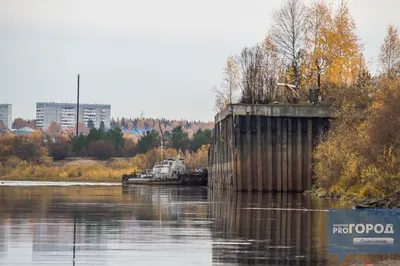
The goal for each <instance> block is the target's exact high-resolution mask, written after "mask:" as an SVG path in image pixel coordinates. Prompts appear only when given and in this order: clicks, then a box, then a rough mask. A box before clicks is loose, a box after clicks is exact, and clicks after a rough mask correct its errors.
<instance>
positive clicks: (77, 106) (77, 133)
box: [76, 74, 79, 138]
mask: <svg viewBox="0 0 400 266" xmlns="http://www.w3.org/2000/svg"><path fill="white" fill-rule="evenodd" d="M77 98H78V99H77V100H76V137H77V138H78V137H79V129H78V124H79V74H78V96H77Z"/></svg>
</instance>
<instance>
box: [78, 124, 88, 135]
mask: <svg viewBox="0 0 400 266" xmlns="http://www.w3.org/2000/svg"><path fill="white" fill-rule="evenodd" d="M78 131H79V134H83V135H87V134H89V131H90V129H89V128H88V127H87V126H86V124H85V123H83V122H79V123H78Z"/></svg>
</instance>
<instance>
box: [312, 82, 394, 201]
mask: <svg viewBox="0 0 400 266" xmlns="http://www.w3.org/2000/svg"><path fill="white" fill-rule="evenodd" d="M381 84H384V85H385V84H386V85H387V83H385V82H383V83H381ZM399 102H400V83H399V82H398V81H395V82H393V83H392V84H390V85H389V86H385V87H383V88H382V89H381V90H380V92H379V93H378V94H377V96H376V98H375V100H374V102H373V103H372V105H371V106H370V107H369V108H368V110H367V112H366V113H365V115H367V117H366V118H365V119H360V118H355V117H356V114H357V112H354V108H351V106H352V105H353V104H351V103H349V102H348V103H347V104H344V105H342V108H341V109H340V112H339V114H340V116H339V119H338V121H337V122H336V123H335V127H334V129H333V130H332V131H331V132H329V133H328V135H327V136H326V138H325V140H323V141H321V142H320V143H319V145H318V146H317V149H316V151H315V160H316V163H315V168H314V169H315V174H316V176H317V180H318V186H319V187H323V188H327V189H330V190H331V191H332V192H340V193H347V194H348V195H352V197H368V196H378V197H383V196H387V195H391V194H393V193H398V192H400V189H399V188H400V123H399V122H396V121H398V112H399V110H400V103H399Z"/></svg>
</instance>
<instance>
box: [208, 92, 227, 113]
mask: <svg viewBox="0 0 400 266" xmlns="http://www.w3.org/2000/svg"><path fill="white" fill-rule="evenodd" d="M211 91H212V92H214V93H215V105H214V111H215V112H217V113H218V112H220V111H221V110H222V109H224V108H225V106H226V105H227V104H228V98H227V95H226V92H225V91H224V90H223V89H222V88H218V87H217V86H214V87H213V88H212V90H211Z"/></svg>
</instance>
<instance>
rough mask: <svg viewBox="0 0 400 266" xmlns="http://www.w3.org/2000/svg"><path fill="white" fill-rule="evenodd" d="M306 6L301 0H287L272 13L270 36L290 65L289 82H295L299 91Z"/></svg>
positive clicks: (285, 61)
mask: <svg viewBox="0 0 400 266" xmlns="http://www.w3.org/2000/svg"><path fill="white" fill-rule="evenodd" d="M304 13H305V7H304V5H303V3H302V2H301V1H299V0H286V1H285V3H284V5H283V6H282V7H281V8H280V9H279V10H277V11H275V12H273V15H272V28H271V31H270V36H271V39H272V41H273V43H274V44H275V46H276V47H277V50H278V52H279V53H280V54H281V55H282V57H283V59H284V63H285V65H287V66H289V69H288V70H289V71H288V74H289V77H290V80H289V83H294V84H295V85H296V89H297V91H298V92H299V86H300V82H301V64H302V57H303V55H302V51H303V50H304Z"/></svg>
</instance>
